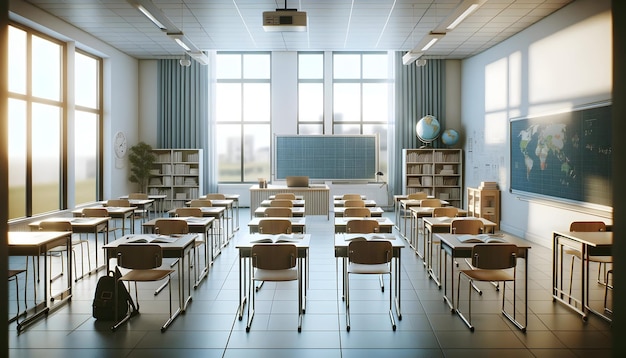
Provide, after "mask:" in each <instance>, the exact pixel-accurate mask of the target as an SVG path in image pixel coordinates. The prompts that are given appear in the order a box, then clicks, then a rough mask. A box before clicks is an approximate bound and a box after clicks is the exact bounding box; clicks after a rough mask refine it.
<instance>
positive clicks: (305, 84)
mask: <svg viewBox="0 0 626 358" xmlns="http://www.w3.org/2000/svg"><path fill="white" fill-rule="evenodd" d="M298 134H324V54H323V53H307V52H304V53H299V54H298Z"/></svg>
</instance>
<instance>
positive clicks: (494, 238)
mask: <svg viewBox="0 0 626 358" xmlns="http://www.w3.org/2000/svg"><path fill="white" fill-rule="evenodd" d="M458 239H459V241H460V242H463V243H485V244H486V243H490V242H507V241H506V239H505V238H504V235H503V234H479V235H469V234H468V235H461V236H459V237H458Z"/></svg>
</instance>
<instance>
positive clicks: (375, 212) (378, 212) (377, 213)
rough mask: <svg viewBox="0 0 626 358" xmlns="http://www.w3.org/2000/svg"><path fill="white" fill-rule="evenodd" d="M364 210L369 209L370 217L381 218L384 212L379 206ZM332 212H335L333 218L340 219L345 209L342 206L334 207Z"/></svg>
mask: <svg viewBox="0 0 626 358" xmlns="http://www.w3.org/2000/svg"><path fill="white" fill-rule="evenodd" d="M366 209H369V211H370V214H371V215H372V217H381V216H383V213H384V212H385V210H383V208H381V207H380V206H366ZM333 210H334V212H335V217H336V218H340V217H343V214H344V212H345V211H346V208H345V207H343V206H335V207H334V208H333Z"/></svg>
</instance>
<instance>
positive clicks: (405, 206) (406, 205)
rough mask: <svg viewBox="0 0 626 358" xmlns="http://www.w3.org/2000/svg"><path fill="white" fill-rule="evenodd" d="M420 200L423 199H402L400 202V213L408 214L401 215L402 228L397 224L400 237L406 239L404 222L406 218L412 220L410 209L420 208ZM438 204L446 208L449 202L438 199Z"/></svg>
mask: <svg viewBox="0 0 626 358" xmlns="http://www.w3.org/2000/svg"><path fill="white" fill-rule="evenodd" d="M422 200H423V199H402V200H400V212H405V213H409V214H408V215H406V214H405V215H403V216H402V219H403V220H402V221H401V222H402V224H404V226H402V227H401V225H400V222H398V231H399V232H400V233H401V234H402V236H404V238H407V232H406V231H407V224H406V220H407V218H409V219H412V216H411V214H410V212H411V208H414V207H421V206H422ZM439 202H440V203H441V206H448V205H450V203H449V202H447V201H445V200H441V199H439Z"/></svg>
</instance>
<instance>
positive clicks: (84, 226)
mask: <svg viewBox="0 0 626 358" xmlns="http://www.w3.org/2000/svg"><path fill="white" fill-rule="evenodd" d="M109 219H110V218H108V217H100V218H87V217H83V218H77V217H69V218H67V217H51V218H46V219H45V220H38V221H32V222H30V223H29V224H28V227H29V228H30V230H31V231H38V230H39V224H40V223H41V222H42V221H66V222H69V223H70V224H71V225H72V232H73V233H74V234H87V235H89V234H93V235H94V241H95V244H96V250H95V252H96V267H95V268H94V269H93V270H91V268H90V270H88V272H87V273H85V274H84V275H82V276H80V277H76V281H78V280H80V279H82V278H84V277H85V275H91V274H92V273H96V272H98V271H100V270H101V269H103V268H105V265H104V264H103V265H98V252H99V251H98V233H100V232H101V233H103V234H104V236H103V245H106V244H107V243H108V242H109ZM81 261H84V258H82V259H81ZM81 265H83V266H84V262H81ZM76 274H77V275H78V273H76Z"/></svg>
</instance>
